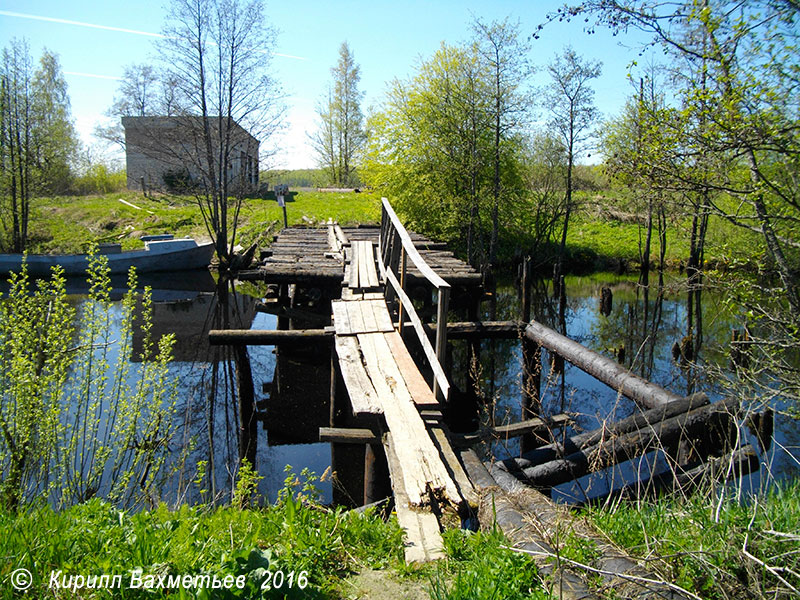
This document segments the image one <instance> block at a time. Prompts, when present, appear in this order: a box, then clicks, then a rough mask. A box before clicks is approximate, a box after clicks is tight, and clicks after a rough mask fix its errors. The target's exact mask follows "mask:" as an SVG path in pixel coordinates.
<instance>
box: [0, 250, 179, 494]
mask: <svg viewBox="0 0 800 600" xmlns="http://www.w3.org/2000/svg"><path fill="white" fill-rule="evenodd" d="M88 282H89V287H90V292H89V297H88V298H87V299H86V301H85V302H84V303H83V304H82V306H81V308H80V310H76V309H75V308H74V307H73V306H72V305H71V304H70V302H69V300H68V298H67V294H66V285H65V283H66V281H65V278H64V273H63V270H61V269H60V268H55V269H54V270H53V272H52V275H51V277H50V278H49V279H47V280H40V281H37V282H36V284H35V286H34V285H33V283H32V282H31V280H30V278H29V276H28V272H27V266H26V265H25V264H24V263H23V267H22V270H21V272H20V273H17V274H13V275H12V276H11V278H10V283H11V290H10V292H9V296H8V298H7V299H6V300H5V301H3V302H1V303H0V388H1V389H0V431H2V436H1V437H0V472H2V476H3V477H2V484H0V489H2V500H3V504H4V505H5V506H6V507H8V508H11V509H15V508H18V507H20V506H23V505H25V504H27V503H31V502H34V501H37V500H46V501H50V502H53V503H54V505H56V506H68V505H70V504H74V503H77V502H83V501H85V500H88V499H90V498H92V497H94V496H96V495H98V494H103V495H105V496H107V497H108V498H109V499H110V500H112V501H114V502H116V503H119V504H121V505H131V504H133V503H136V502H137V501H142V500H144V501H146V502H148V503H149V504H151V505H154V504H156V503H157V502H158V489H159V487H160V483H161V479H162V478H163V476H164V467H165V462H166V457H167V445H168V443H169V440H170V438H171V435H172V413H173V407H174V402H175V395H176V387H175V382H173V381H170V380H169V379H168V377H167V364H168V362H169V360H170V356H171V348H172V342H173V338H172V336H164V337H162V338H161V339H160V340H158V341H155V340H153V339H152V335H151V330H152V319H151V315H152V302H151V298H150V291H149V289H145V292H144V294H143V295H142V296H141V297H139V296H138V295H137V294H136V292H135V289H136V283H137V280H136V275H135V272H134V271H133V270H131V272H130V275H129V278H128V291H127V293H126V294H125V296H124V298H123V300H122V309H121V310H122V313H121V315H119V317H118V318H119V339H112V333H111V331H112V324H114V321H115V319H116V318H117V315H115V314H114V312H113V311H112V305H111V301H110V293H111V282H110V278H109V268H108V261H107V259H106V258H105V257H103V256H96V255H92V257H91V258H90V261H89V269H88ZM137 320H138V322H137ZM134 335H139V336H140V339H141V351H140V352H139V354H138V358H139V360H140V362H141V364H140V365H139V366H138V367H137V368H136V370H134V369H133V367H132V366H131V360H130V357H131V356H132V355H133V354H134V351H133V348H134V345H133V340H134ZM153 357H154V358H153Z"/></svg>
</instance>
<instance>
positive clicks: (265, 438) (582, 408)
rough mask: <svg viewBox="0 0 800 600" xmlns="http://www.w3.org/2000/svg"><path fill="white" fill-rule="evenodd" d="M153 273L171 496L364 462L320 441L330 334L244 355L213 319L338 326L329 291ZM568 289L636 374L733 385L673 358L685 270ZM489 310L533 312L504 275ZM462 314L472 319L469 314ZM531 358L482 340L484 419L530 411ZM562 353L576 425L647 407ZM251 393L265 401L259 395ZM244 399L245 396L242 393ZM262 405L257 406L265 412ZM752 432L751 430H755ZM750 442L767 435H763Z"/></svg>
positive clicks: (726, 323) (275, 481)
mask: <svg viewBox="0 0 800 600" xmlns="http://www.w3.org/2000/svg"><path fill="white" fill-rule="evenodd" d="M117 283H118V282H117ZM72 284H74V287H73V288H72V289H71V290H70V291H71V292H72V293H75V294H76V295H75V296H74V302H75V303H76V304H77V305H78V306H79V307H80V305H81V304H82V303H83V302H86V300H85V297H84V296H81V295H80V294H81V293H85V291H84V290H82V289H81V287H80V283H79V282H72ZM144 285H149V286H152V287H153V299H154V313H153V318H154V334H155V335H156V336H159V335H162V334H166V333H170V332H171V333H174V334H175V336H176V343H175V347H174V349H173V359H172V361H171V362H170V364H169V375H170V376H171V377H173V378H174V379H175V380H177V382H178V384H179V391H178V401H177V404H176V412H175V419H176V429H175V431H176V432H177V434H176V435H175V436H174V439H173V440H172V441H171V443H170V446H169V448H170V458H169V460H170V461H171V464H170V465H168V466H167V469H165V471H167V472H169V473H170V475H169V478H168V479H167V480H166V481H165V483H164V486H163V489H162V490H161V495H160V498H159V499H161V500H164V501H166V502H169V503H175V502H189V503H194V502H199V501H204V502H208V501H213V500H216V501H225V500H226V499H228V498H229V497H230V494H231V491H232V487H233V474H234V473H235V472H236V470H237V468H238V465H239V461H240V459H241V458H242V457H247V458H248V459H249V460H250V461H251V462H253V463H254V464H255V468H256V470H257V471H258V474H259V475H260V476H261V477H262V479H261V480H260V481H259V484H258V490H259V492H260V495H261V497H262V498H263V499H264V501H274V500H275V498H276V497H277V494H278V492H279V490H280V489H281V488H282V486H283V482H284V479H285V478H286V472H285V469H286V468H287V465H290V466H291V469H292V471H293V472H294V473H295V474H299V473H300V472H301V470H303V469H309V470H310V471H312V472H314V473H316V474H317V475H318V476H319V475H322V474H323V473H325V472H326V471H329V470H330V467H331V465H332V463H335V464H336V469H337V471H343V470H345V469H347V468H348V467H349V468H352V469H354V470H355V471H359V470H362V469H363V459H362V460H361V461H358V460H355V461H350V460H349V459H348V458H347V455H346V454H341V453H340V456H339V459H338V460H336V457H335V456H332V453H335V452H336V448H335V447H333V446H332V445H331V444H327V443H326V444H323V443H319V442H318V441H317V440H318V430H319V427H320V426H327V425H328V424H329V419H330V407H329V398H330V389H331V387H330V386H331V370H330V361H331V351H330V347H329V346H327V345H326V344H316V345H312V346H310V347H306V348H294V349H289V348H281V349H280V350H278V349H276V348H275V347H273V346H250V347H248V348H247V350H246V353H239V354H237V353H236V351H235V350H234V349H233V348H231V347H227V346H211V345H209V343H208V332H209V330H211V329H285V328H307V327H308V328H311V327H314V328H316V327H321V326H324V325H325V324H326V323H328V322H329V317H328V315H329V314H330V303H329V298H326V292H324V291H320V290H308V291H307V292H306V293H304V294H300V293H298V295H297V297H296V299H297V301H296V302H295V303H294V304H293V306H292V307H291V308H290V309H289V310H288V312H287V309H286V308H285V307H283V308H282V307H281V305H280V304H279V303H277V302H275V301H273V300H266V301H265V298H264V297H263V296H264V295H265V292H266V290H265V289H263V288H260V287H258V286H256V285H253V284H245V285H237V286H234V285H233V284H231V283H230V282H215V281H214V280H213V279H212V278H211V276H210V275H208V274H207V273H191V274H185V275H181V276H176V275H171V276H169V277H160V278H146V279H145V278H142V281H140V286H142V287H143V286H144ZM603 287H608V288H609V289H610V290H611V291H612V294H613V303H612V309H611V311H610V313H609V314H608V315H604V314H602V313H601V311H600V305H599V297H600V295H601V289H602V288H603ZM534 288H535V290H538V293H535V294H534V303H533V316H534V318H536V319H537V320H539V321H540V322H543V323H545V324H547V325H550V326H553V327H557V326H558V325H559V324H558V319H557V314H558V308H557V303H556V302H555V301H554V299H553V298H552V297H551V296H550V295H548V289H547V286H546V284H545V283H540V284H538V285H537V286H534ZM566 288H567V298H568V301H567V306H566V312H565V320H564V323H563V324H562V325H563V326H565V327H566V333H567V335H568V336H569V337H571V338H573V339H575V340H577V341H579V342H581V343H583V344H585V345H586V346H588V347H589V348H592V349H593V350H596V351H597V352H600V353H601V354H604V355H607V356H614V357H617V358H620V360H621V361H623V362H624V364H625V365H626V366H628V367H629V368H630V369H631V370H633V371H634V372H636V373H638V374H640V375H642V376H643V377H645V378H648V379H652V380H653V381H655V382H657V383H658V384H660V385H661V386H663V387H665V388H667V389H669V390H671V391H673V392H675V393H678V394H681V395H683V394H688V393H691V392H694V391H703V392H706V393H707V394H709V396H710V397H712V399H716V398H718V397H719V395H720V393H721V392H720V390H719V389H717V388H716V387H715V386H714V385H713V384H712V383H711V382H710V381H709V380H708V379H707V378H705V377H704V376H703V373H702V370H698V369H695V368H688V367H687V366H685V365H682V364H680V361H676V360H674V359H673V356H672V351H671V350H672V347H673V345H674V344H675V343H676V342H678V343H680V341H681V339H682V338H684V337H685V336H686V335H687V324H686V322H687V314H686V313H687V309H686V297H685V293H683V292H682V289H681V287H680V286H679V285H678V282H677V281H676V282H675V286H674V287H673V288H671V289H670V288H669V286H668V288H667V290H666V291H665V293H664V294H663V295H662V296H659V295H657V294H656V293H655V292H654V291H653V290H650V291H649V292H648V291H647V290H644V289H642V288H641V287H639V286H638V285H637V284H636V281H635V280H632V279H630V278H626V277H620V276H616V275H612V274H595V275H592V276H590V277H568V278H567V279H566ZM121 295H122V290H121V289H117V290H116V296H117V297H121ZM702 307H703V311H702V318H703V321H702V344H701V346H700V352H699V355H698V357H697V362H698V363H699V364H701V365H702V364H718V365H723V366H724V368H725V369H727V366H725V365H727V361H728V359H727V348H726V346H727V344H728V342H729V340H730V336H731V329H732V327H734V326H735V321H736V320H735V318H733V316H731V315H730V314H728V313H727V311H726V310H725V308H724V307H723V306H722V304H721V303H720V301H719V298H718V296H717V295H715V294H713V293H710V292H707V293H704V294H703V298H702ZM483 310H484V314H483V318H484V319H496V320H503V319H516V318H519V315H520V306H519V298H518V294H517V292H516V291H515V289H514V287H513V286H511V285H501V286H499V287H498V290H497V293H496V294H495V295H494V297H493V300H492V301H491V302H487V303H484V305H483ZM112 311H117V316H119V314H121V307H120V306H119V305H118V304H116V305H115V306H114V307H113V308H112ZM451 318H452V319H454V320H463V319H464V315H451ZM119 326H120V322H119V318H116V319H113V321H112V328H117V329H115V330H113V331H111V335H110V337H111V339H116V338H117V337H118V334H119V331H118V328H119ZM695 335H696V334H695ZM136 344H137V341H136V339H134V351H133V352H132V353H131V356H132V358H131V361H132V362H134V363H135V362H139V359H137V358H136V355H137V354H138V352H137V347H136ZM452 346H453V352H452V365H453V376H452V379H453V381H454V384H455V385H456V387H458V388H459V389H461V390H465V389H467V388H469V387H470V385H471V384H470V382H469V379H468V377H467V372H468V371H469V367H468V365H469V361H468V358H467V356H468V346H467V344H466V343H464V342H454V343H453V344H452ZM623 349H624V350H623ZM621 353H623V354H624V356H623V357H620V354H621ZM521 360H522V359H521V348H520V342H519V341H518V340H513V341H484V342H482V343H481V345H480V354H479V360H478V363H477V369H478V372H479V376H478V381H479V388H480V389H479V390H478V396H479V397H480V398H481V400H482V406H483V407H484V412H483V414H482V416H481V420H482V421H483V422H484V423H488V422H490V421H493V422H494V423H495V424H502V423H511V422H515V421H518V420H519V419H520V416H521V395H522V394H521ZM549 362H550V361H549V360H548V357H547V355H546V353H545V355H544V357H543V361H542V364H543V371H542V392H541V398H542V410H543V413H545V414H558V413H563V412H567V413H570V414H571V415H572V416H573V417H574V420H575V425H574V427H573V431H586V430H591V429H594V428H596V427H598V426H599V425H600V424H601V423H602V422H603V421H606V420H609V419H610V420H616V419H621V418H624V417H626V416H629V415H630V414H632V413H633V411H634V410H635V406H634V405H633V403H632V402H630V401H628V400H626V399H624V398H621V397H619V396H618V395H617V394H616V393H615V392H614V391H613V390H611V389H609V388H608V387H606V386H605V385H604V384H602V383H599V382H598V381H596V380H595V379H593V378H591V377H590V376H588V375H586V374H584V373H583V372H581V371H580V370H578V369H577V368H575V367H572V366H570V365H566V368H565V371H564V376H563V378H562V377H561V376H560V375H555V374H551V373H550V369H549ZM248 373H249V375H248ZM729 375H730V374H729ZM250 395H252V397H253V400H254V403H252V404H251V403H249V402H248V401H247V400H246V399H247V397H248V396H250ZM240 397H241V398H245V402H240V401H239V400H240ZM248 407H250V408H248ZM253 411H254V413H255V414H254V415H253V416H254V417H255V418H253V419H251V413H252V412H253ZM242 423H251V424H252V425H251V426H243V425H242ZM799 429H800V428H798V424H797V422H795V421H792V420H791V419H790V418H789V417H786V416H783V415H781V414H780V413H778V414H777V415H776V421H775V434H774V435H775V443H773V444H772V445H771V447H770V448H769V449H768V450H766V451H765V452H763V453H762V461H763V463H764V464H765V465H766V466H765V467H764V468H763V469H762V472H761V473H757V474H755V475H753V476H750V477H749V478H748V483H747V485H748V486H751V487H753V488H754V489H756V488H758V487H759V486H760V485H762V483H763V482H764V481H765V480H766V476H765V474H766V473H771V474H772V476H774V477H775V478H777V479H780V478H785V477H794V476H797V475H798V473H799V472H800V471H799V470H798V465H800V450H799V448H800V434H799V433H798V430H799ZM744 434H745V435H748V434H747V432H746V431H745V433H744ZM749 441H750V442H752V443H753V444H754V445H756V444H755V441H754V440H753V439H750V440H749ZM340 450H341V447H340ZM482 451H483V454H484V456H485V457H495V458H505V457H508V456H513V455H516V454H518V452H519V446H518V442H517V441H516V440H509V441H508V442H502V443H500V442H496V443H494V444H492V445H490V446H488V447H485V448H483V449H482ZM656 463H657V461H656ZM198 464H200V465H202V468H201V469H200V470H202V471H203V472H204V473H205V479H204V481H203V482H202V483H198V482H197V481H196V480H197V478H198V474H199V470H198ZM637 468H639V467H637ZM607 476H608V475H607ZM607 476H606V477H607ZM585 483H586V482H583V484H585ZM316 485H317V487H318V488H319V490H320V492H321V494H322V500H323V501H324V502H332V501H336V500H337V493H336V491H335V490H334V485H333V484H332V483H331V479H330V478H329V477H325V478H324V480H323V481H319V482H317V484H316ZM592 485H593V486H595V485H597V482H596V481H595V482H593V483H592ZM101 493H102V490H101ZM570 493H571V492H570V489H569V486H561V488H559V489H558V490H556V491H555V493H554V497H557V498H558V497H560V496H569V494H570ZM340 498H341V494H339V499H340Z"/></svg>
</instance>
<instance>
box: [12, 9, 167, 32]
mask: <svg viewBox="0 0 800 600" xmlns="http://www.w3.org/2000/svg"><path fill="white" fill-rule="evenodd" d="M0 15H3V16H6V17H17V18H20V19H32V20H34V21H47V22H48V23H61V24H62V25H77V26H78V27H90V28H92V29H105V30H106V31H118V32H121V33H132V34H133V35H144V36H147V37H154V38H163V37H164V36H163V35H161V34H160V33H150V32H149V31H138V30H136V29H125V28H124V27H109V26H108V25H95V24H94V23H84V22H83V21H70V20H69V19H57V18H55V17H40V16H39V15H28V14H25V13H17V12H11V11H9V10H0Z"/></svg>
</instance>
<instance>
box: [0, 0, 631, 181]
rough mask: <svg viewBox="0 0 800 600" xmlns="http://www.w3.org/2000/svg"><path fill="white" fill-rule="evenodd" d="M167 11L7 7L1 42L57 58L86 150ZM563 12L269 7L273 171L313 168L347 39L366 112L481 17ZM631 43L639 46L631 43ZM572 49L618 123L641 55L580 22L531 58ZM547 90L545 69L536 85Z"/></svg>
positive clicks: (542, 42) (467, 1)
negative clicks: (310, 140)
mask: <svg viewBox="0 0 800 600" xmlns="http://www.w3.org/2000/svg"><path fill="white" fill-rule="evenodd" d="M164 4H165V2H163V1H162V0H100V1H92V0H69V1H67V2H65V1H64V0H59V1H55V0H0V40H2V43H3V46H5V45H7V44H8V42H9V41H10V40H11V39H12V38H14V37H17V38H26V39H27V40H28V41H29V43H30V47H31V54H32V55H33V57H34V59H35V60H38V57H39V56H40V54H41V51H42V48H44V47H47V48H48V49H50V50H51V51H53V52H55V53H57V54H58V55H59V57H60V61H61V67H62V69H63V70H64V72H65V74H66V79H67V83H68V85H69V92H70V97H71V100H72V114H73V117H74V120H75V124H76V126H77V128H78V131H79V132H80V134H81V136H82V138H83V139H84V141H86V142H87V143H88V142H92V141H93V138H92V136H91V131H92V130H93V129H94V126H95V124H96V123H97V122H98V120H99V119H102V118H103V113H104V111H105V110H106V109H107V108H108V107H109V106H110V105H111V102H112V98H113V96H114V93H115V91H116V89H117V86H118V84H119V81H118V78H119V77H120V76H121V75H122V72H123V70H124V68H125V66H126V65H128V64H131V63H141V62H148V61H150V62H155V57H154V55H153V52H154V50H153V44H152V42H153V40H154V39H155V38H154V37H153V35H152V34H157V33H159V32H160V31H161V27H162V24H163V20H164V14H165V10H164V8H163V6H164ZM558 5H560V2H555V1H551V0H547V1H529V2H522V1H515V0H494V1H482V2H479V1H473V0H462V1H458V0H443V1H437V2H425V1H422V0H406V1H400V2H398V1H397V0H394V1H384V0H373V1H363V0H344V1H343V0H327V1H308V0H288V1H283V2H275V1H267V3H266V13H267V16H268V19H269V20H270V21H271V22H272V23H273V24H274V25H275V26H276V27H277V29H278V30H279V34H278V38H277V43H276V52H277V53H278V55H276V56H275V57H274V62H273V66H274V71H275V73H276V74H277V76H278V77H279V78H280V80H281V82H282V84H283V86H284V89H285V92H286V93H287V94H288V99H287V104H288V106H289V113H288V117H289V121H288V127H287V129H286V131H285V132H284V134H283V136H282V137H281V138H280V139H279V140H276V141H277V143H278V147H279V148H280V152H279V154H278V156H277V158H276V160H277V161H278V162H279V164H277V165H276V166H280V167H284V168H304V167H311V166H314V158H313V154H312V152H311V150H310V148H309V147H308V145H307V143H306V140H307V137H306V132H307V131H311V130H313V128H314V119H315V105H316V103H317V101H318V100H319V99H320V97H321V96H322V94H323V92H324V90H325V87H326V84H327V82H328V81H329V80H330V68H331V67H332V66H333V65H334V64H335V62H336V60H337V56H338V54H337V53H338V49H339V45H340V44H341V42H342V41H344V40H347V41H348V43H349V44H350V48H351V50H352V51H353V53H354V55H355V59H356V62H357V63H358V64H359V65H360V67H361V74H362V77H361V89H362V90H363V91H365V92H366V98H365V101H364V108H366V107H368V106H370V105H378V104H379V103H380V101H381V98H382V96H383V93H384V91H385V90H386V86H387V83H388V82H390V81H391V80H392V79H394V78H396V77H399V78H405V77H407V76H409V75H410V74H412V73H413V70H414V65H415V63H416V61H417V59H419V58H428V57H430V56H431V55H432V54H433V52H435V51H436V49H437V48H438V46H439V44H440V43H441V42H442V41H446V42H448V43H458V42H461V41H464V40H466V39H468V38H469V36H470V23H471V21H472V19H473V16H476V17H479V18H481V19H483V20H484V21H492V20H502V19H503V18H505V17H511V18H512V19H514V20H516V19H519V20H520V22H521V25H522V27H521V30H522V32H523V34H525V35H527V34H530V33H533V32H534V31H535V30H536V25H538V24H539V23H540V22H542V21H543V20H544V16H545V14H546V13H547V12H548V11H549V10H554V9H555V8H556V7H557V6H558ZM148 34H151V35H148ZM624 41H625V43H626V44H628V45H629V46H630V47H635V45H636V40H634V39H631V38H627V39H626V40H624ZM567 44H571V45H572V46H573V47H574V48H575V49H576V50H577V51H578V52H579V53H580V54H582V55H583V56H584V57H586V58H592V59H594V60H601V61H602V62H603V76H602V77H601V78H600V79H599V80H597V81H596V83H595V85H594V88H595V91H596V102H597V106H598V107H599V109H600V110H601V111H602V113H603V116H604V117H609V116H614V115H616V114H618V113H619V111H620V109H621V107H622V105H623V103H624V101H625V99H626V97H628V96H629V95H630V93H631V91H632V87H631V86H630V84H629V83H628V80H627V74H628V70H627V66H628V64H629V63H630V62H631V61H632V60H634V59H636V58H637V52H636V50H635V49H630V48H625V47H622V46H620V38H614V37H612V36H611V35H610V34H609V33H608V32H605V31H598V33H596V34H595V35H592V36H589V35H587V34H585V33H584V32H583V29H582V22H573V23H570V24H565V23H555V24H552V25H550V26H548V27H547V28H546V29H545V30H544V31H543V33H542V36H541V39H539V40H534V41H533V42H532V50H531V57H530V58H531V60H532V62H533V63H534V64H536V65H539V66H544V65H545V64H547V62H548V61H550V60H551V59H552V57H553V56H554V55H555V54H556V53H557V52H559V51H560V50H561V49H562V48H563V47H564V46H565V45H567ZM546 82H547V76H546V74H545V73H544V72H543V71H541V72H540V73H539V74H538V75H537V76H536V77H535V81H534V84H537V85H544V84H545V83H546ZM542 111H543V109H542ZM542 111H540V112H542Z"/></svg>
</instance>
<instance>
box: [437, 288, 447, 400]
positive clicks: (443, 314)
mask: <svg viewBox="0 0 800 600" xmlns="http://www.w3.org/2000/svg"><path fill="white" fill-rule="evenodd" d="M449 304H450V288H449V287H440V288H439V302H438V305H437V307H436V359H437V360H438V361H439V364H440V365H441V366H442V368H444V365H445V362H446V361H445V351H446V348H447V309H448V308H449ZM438 394H439V384H438V382H437V381H436V377H434V378H433V396H434V397H438Z"/></svg>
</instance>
